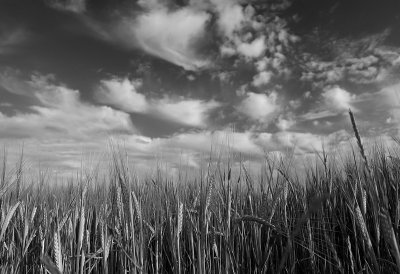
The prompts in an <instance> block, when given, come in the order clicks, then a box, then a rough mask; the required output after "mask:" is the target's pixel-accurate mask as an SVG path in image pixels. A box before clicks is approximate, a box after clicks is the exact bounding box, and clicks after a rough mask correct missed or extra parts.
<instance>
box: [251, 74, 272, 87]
mask: <svg viewBox="0 0 400 274" xmlns="http://www.w3.org/2000/svg"><path fill="white" fill-rule="evenodd" d="M271 77H272V73H271V72H269V71H261V72H260V73H258V74H257V75H255V76H254V77H253V82H252V84H253V86H255V87H260V86H262V85H266V84H268V83H269V82H270V81H271Z"/></svg>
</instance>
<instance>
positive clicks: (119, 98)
mask: <svg viewBox="0 0 400 274" xmlns="http://www.w3.org/2000/svg"><path fill="white" fill-rule="evenodd" d="M139 85H140V84H138V82H137V81H136V82H135V81H130V80H129V79H126V78H124V79H120V78H112V79H109V80H103V81H101V83H100V86H99V88H98V90H97V92H96V98H97V100H98V102H100V103H103V104H108V105H111V106H113V107H116V108H118V109H121V110H124V111H126V112H130V113H142V114H146V115H149V116H154V117H157V118H159V119H162V120H167V121H171V122H174V123H178V124H181V125H186V126H191V127H199V128H202V127H205V126H207V118H208V114H209V112H210V111H212V110H214V109H216V108H217V107H219V106H220V103H218V102H216V101H214V100H210V101H205V100H200V99H186V98H182V97H177V98H170V97H168V96H164V98H162V99H155V98H147V97H146V96H145V95H144V94H141V93H139V92H138V91H137V87H138V86H139Z"/></svg>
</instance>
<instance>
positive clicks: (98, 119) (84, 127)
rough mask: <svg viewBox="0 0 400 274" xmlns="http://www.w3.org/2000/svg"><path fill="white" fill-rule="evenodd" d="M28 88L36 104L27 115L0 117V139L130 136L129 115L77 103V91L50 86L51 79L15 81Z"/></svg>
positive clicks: (37, 77) (132, 128) (46, 77)
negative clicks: (114, 134)
mask: <svg viewBox="0 0 400 274" xmlns="http://www.w3.org/2000/svg"><path fill="white" fill-rule="evenodd" d="M18 80H19V81H21V82H25V84H26V86H27V87H29V88H30V90H29V91H30V93H31V95H32V96H33V97H34V98H36V99H37V101H38V104H37V105H32V106H29V110H30V113H20V112H18V113H17V114H15V115H12V116H7V115H5V114H3V113H0V127H1V128H2V131H1V133H0V138H62V139H82V140H90V139H92V138H94V137H95V136H102V135H103V136H105V135H107V134H110V133H122V132H124V133H125V134H127V133H133V132H136V129H135V128H134V126H133V125H132V123H131V120H130V117H129V115H128V114H126V113H124V112H121V111H117V110H114V109H112V108H110V107H106V106H94V105H91V104H88V103H84V102H82V101H81V100H80V96H79V95H80V94H79V91H77V90H72V89H69V88H67V87H66V86H64V85H62V84H56V83H54V82H53V80H54V77H53V76H43V75H33V76H32V77H31V79H30V80H24V79H18Z"/></svg>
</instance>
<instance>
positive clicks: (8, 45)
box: [0, 26, 30, 55]
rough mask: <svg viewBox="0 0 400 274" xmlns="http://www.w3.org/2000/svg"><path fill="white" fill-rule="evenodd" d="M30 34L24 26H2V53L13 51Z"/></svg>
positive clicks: (0, 31) (0, 36)
mask: <svg viewBox="0 0 400 274" xmlns="http://www.w3.org/2000/svg"><path fill="white" fill-rule="evenodd" d="M29 36H30V34H29V32H28V31H26V30H25V29H23V28H14V29H12V28H11V29H10V28H9V27H8V26H6V27H0V55H3V54H9V53H13V52H14V51H15V50H16V47H17V46H18V45H20V44H22V43H23V42H25V41H26V40H27V39H28V38H29Z"/></svg>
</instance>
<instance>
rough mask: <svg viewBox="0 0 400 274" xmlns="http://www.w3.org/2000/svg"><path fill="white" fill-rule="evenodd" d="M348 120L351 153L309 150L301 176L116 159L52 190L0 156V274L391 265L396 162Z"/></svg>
mask: <svg viewBox="0 0 400 274" xmlns="http://www.w3.org/2000/svg"><path fill="white" fill-rule="evenodd" d="M351 118H352V122H353V126H354V130H355V135H356V140H357V145H356V146H355V147H354V150H353V151H350V152H349V153H348V155H347V157H345V160H343V159H341V160H338V159H334V158H333V157H331V156H330V154H329V153H320V154H317V155H316V156H315V157H316V159H317V162H318V164H316V165H309V166H308V167H307V169H306V171H305V174H304V176H297V175H295V174H296V173H295V172H293V171H292V170H290V169H291V168H292V167H291V166H290V163H288V162H287V161H282V160H280V159H277V158H275V159H272V158H269V157H268V155H267V156H266V159H267V160H266V169H265V172H263V174H262V175H261V176H254V175H252V174H249V172H247V170H246V168H245V166H242V167H241V169H240V171H239V172H233V171H232V169H231V168H230V166H229V165H228V164H225V165H219V166H210V168H209V169H208V170H205V171H204V176H199V177H198V178H197V179H191V180H188V181H185V182H183V183H176V182H172V181H168V180H167V179H164V178H162V176H157V177H155V178H143V179H141V178H137V177H136V176H134V175H133V174H132V173H131V172H130V170H129V166H128V165H127V163H126V161H124V160H123V157H119V156H118V154H115V155H114V156H115V157H114V158H113V161H112V163H111V165H110V170H109V176H108V177H107V178H99V177H97V176H96V174H86V175H85V173H84V172H82V175H81V176H78V177H77V178H76V179H74V180H71V181H69V182H68V183H67V184H63V185H57V186H52V184H51V178H46V176H45V175H43V176H41V177H40V179H39V180H38V181H32V180H30V178H27V177H26V176H25V177H24V176H23V168H22V161H21V165H20V168H17V169H15V170H13V171H10V172H8V170H7V169H6V160H4V165H3V168H2V173H1V174H0V175H1V178H0V229H1V230H0V273H395V272H400V252H399V248H398V238H399V225H400V200H399V193H400V190H399V188H400V159H399V156H398V155H396V153H395V151H396V150H393V149H391V150H389V149H388V148H385V147H383V146H378V145H377V146H375V148H374V149H373V150H371V151H368V153H367V152H366V151H365V150H364V147H363V144H362V143H361V139H360V136H359V133H358V131H357V128H356V127H355V122H354V119H353V117H352V116H351ZM395 141H397V143H398V145H400V143H399V141H398V140H396V139H395ZM366 154H367V155H368V156H367V155H366Z"/></svg>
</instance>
